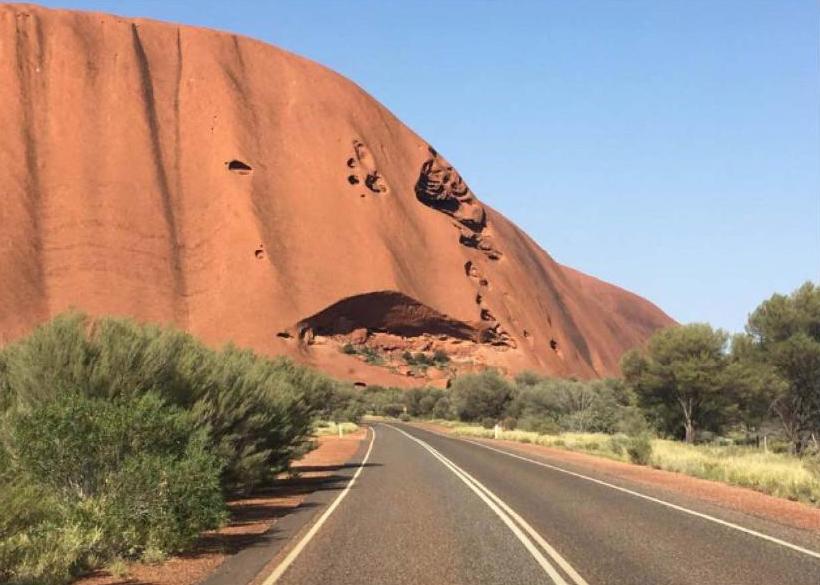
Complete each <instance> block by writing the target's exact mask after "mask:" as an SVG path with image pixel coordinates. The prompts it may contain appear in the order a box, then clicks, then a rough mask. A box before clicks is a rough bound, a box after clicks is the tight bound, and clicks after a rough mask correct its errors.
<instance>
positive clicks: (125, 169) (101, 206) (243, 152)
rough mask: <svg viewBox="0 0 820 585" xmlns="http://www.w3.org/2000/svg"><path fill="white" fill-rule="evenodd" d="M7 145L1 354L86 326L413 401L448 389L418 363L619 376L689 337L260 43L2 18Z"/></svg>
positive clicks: (309, 66) (8, 9) (407, 135)
mask: <svg viewBox="0 0 820 585" xmlns="http://www.w3.org/2000/svg"><path fill="white" fill-rule="evenodd" d="M0 125H1V126H2V128H3V131H2V133H0V159H1V160H2V163H3V165H2V166H3V173H2V182H0V190H2V192H1V193H0V234H1V235H0V308H1V309H0V343H7V342H10V341H13V340H14V339H17V338H19V337H21V336H23V335H25V334H27V333H28V332H30V331H31V330H32V329H33V328H34V327H35V326H36V325H38V324H39V323H42V322H44V321H46V320H48V319H50V318H51V317H53V316H55V315H57V314H59V313H61V312H64V311H66V310H69V309H72V308H74V309H78V310H82V311H85V312H87V313H89V314H91V315H109V314H110V315H125V316H131V317H134V318H136V319H138V320H140V321H150V322H159V323H171V324H174V325H176V326H178V327H180V328H182V329H185V330H187V331H190V332H191V333H193V334H194V335H197V336H199V337H201V338H202V339H203V340H205V341H206V342H207V343H209V344H212V345H222V344H224V343H227V342H232V343H235V344H236V345H239V346H247V347H251V348H254V349H255V350H257V351H259V352H262V353H265V354H270V355H279V354H283V355H289V356H291V357H293V358H294V359H296V360H298V361H299V362H302V363H306V364H309V365H313V366H316V367H318V368H320V369H321V370H323V371H326V372H328V373H329V374H331V375H334V376H337V377H340V378H343V379H347V380H351V381H355V382H361V383H364V384H373V383H375V384H384V385H395V386H409V385H422V384H426V383H439V382H442V380H433V379H431V378H430V376H431V375H432V373H431V374H426V373H424V372H423V371H416V370H413V369H412V368H409V367H408V366H407V365H406V363H405V362H406V360H403V359H402V356H406V355H407V353H408V352H409V353H410V354H411V355H414V354H419V353H421V354H423V355H426V356H432V355H446V356H447V360H448V364H449V365H448V367H449V368H450V369H451V371H452V372H453V373H455V372H464V371H472V370H475V369H481V368H484V367H497V368H499V369H500V370H502V371H503V372H505V373H508V374H513V373H516V372H519V371H522V370H534V371H537V372H541V373H545V374H550V375H556V376H577V377H581V378H591V377H601V376H608V375H614V374H616V373H617V371H618V361H619V359H620V357H621V355H622V354H623V353H624V352H625V351H626V350H628V349H630V348H632V347H635V346H638V345H640V344H642V343H643V342H645V341H646V340H647V339H648V338H649V336H650V335H651V334H652V333H653V332H654V331H656V330H657V329H659V328H662V327H664V326H667V325H670V324H672V323H673V321H672V319H670V318H669V317H668V316H667V315H666V314H665V313H664V312H663V311H661V310H660V309H658V308H657V307H656V306H655V305H653V304H652V303H650V302H649V301H647V300H645V299H643V298H641V297H639V296H637V295H634V294H632V293H630V292H627V291H625V290H623V289H620V288H618V287H616V286H613V285H610V284H607V283H605V282H602V281H600V280H597V279H595V278H593V277H591V276H588V275H585V274H583V273H581V272H578V271H576V270H573V269H571V268H568V267H565V266H562V265H561V264H559V263H557V262H556V261H555V260H553V259H552V258H551V257H550V255H549V254H548V253H547V252H546V251H544V250H543V249H542V248H541V247H540V246H539V245H538V244H537V243H536V242H535V241H533V240H532V239H531V238H529V237H528V236H527V235H526V234H525V233H523V232H522V231H521V230H520V229H519V228H518V227H516V226H515V225H513V224H512V223H511V222H510V221H509V220H507V219H506V218H505V217H504V216H503V215H501V214H500V213H499V212H497V211H495V210H494V209H492V208H490V207H489V206H487V205H486V204H483V203H482V202H481V201H480V199H479V198H478V197H477V195H476V194H475V193H474V192H473V191H472V189H471V188H470V186H469V181H468V178H465V177H462V176H461V175H460V174H459V172H458V171H457V170H456V169H455V168H453V166H452V165H451V164H450V163H449V162H448V161H447V158H446V153H441V152H438V151H437V150H436V148H435V145H432V144H429V143H428V142H426V141H425V140H424V139H423V138H421V137H419V136H418V135H416V134H415V133H414V132H413V131H412V130H411V129H409V128H407V127H406V126H405V125H404V124H402V122H401V121H399V120H398V119H397V118H396V117H395V116H394V115H393V114H391V112H390V111H388V110H387V109H386V108H385V107H384V106H382V105H381V104H379V103H378V102H377V101H376V100H374V99H373V98H372V97H371V96H369V95H368V94H367V93H366V92H365V91H363V90H362V89H361V88H360V87H358V86H357V85H356V84H354V83H353V82H351V81H349V80H348V79H346V78H344V77H342V76H340V75H338V74H336V73H334V72H333V71H331V70H329V69H327V68H325V67H323V66H321V65H319V64H317V63H314V62H311V61H309V60H307V59H304V58H301V57H299V56H296V55H294V54H291V53H288V52H287V51H284V50H282V49H279V48H276V47H273V46H270V45H267V44H264V43H262V42H258V41H255V40H252V39H250V38H246V37H241V36H236V35H232V34H228V33H223V32H216V31H210V30H204V29H199V28H193V27H186V26H177V25H171V24H164V23H160V22H155V21H149V20H142V19H126V18H119V17H115V16H108V15H101V14H96V13H84V12H70V11H57V10H49V9H44V8H39V7H35V6H29V5H14V4H4V5H0ZM502 195H503V194H502ZM556 221H560V218H556ZM431 372H432V370H431ZM436 372H439V373H440V370H436ZM437 375H438V374H437Z"/></svg>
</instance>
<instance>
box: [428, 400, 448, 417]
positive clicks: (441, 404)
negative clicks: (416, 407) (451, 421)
mask: <svg viewBox="0 0 820 585" xmlns="http://www.w3.org/2000/svg"><path fill="white" fill-rule="evenodd" d="M432 415H433V417H434V418H444V419H448V418H450V417H451V416H452V408H451V407H450V399H449V398H447V397H446V396H442V397H441V398H439V399H438V400H436V405H435V406H434V407H433V412H432Z"/></svg>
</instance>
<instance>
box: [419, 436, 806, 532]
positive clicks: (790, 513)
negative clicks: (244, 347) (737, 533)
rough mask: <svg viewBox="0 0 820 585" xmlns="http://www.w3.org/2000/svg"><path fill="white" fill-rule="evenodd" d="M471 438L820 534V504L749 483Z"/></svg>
mask: <svg viewBox="0 0 820 585" xmlns="http://www.w3.org/2000/svg"><path fill="white" fill-rule="evenodd" d="M412 424H413V426H417V427H419V428H422V429H425V430H428V431H432V432H436V433H439V434H443V435H447V436H449V437H452V438H461V437H456V435H454V434H453V433H451V432H450V429H448V428H446V427H443V426H440V425H435V424H430V423H424V422H413V423H412ZM469 440H470V441H472V442H475V443H479V444H484V445H488V446H492V447H496V448H503V449H505V450H509V451H511V452H514V453H517V454H520V455H524V456H528V457H533V456H534V458H538V459H542V460H543V461H544V462H546V463H551V464H555V465H560V466H563V467H565V468H567V469H570V470H571V471H575V472H578V473H592V474H595V476H596V477H600V478H601V479H605V480H607V481H610V482H613V483H618V484H623V483H624V482H626V483H627V484H628V485H626V486H625V487H633V488H638V489H639V488H641V487H643V488H651V489H653V490H660V491H661V492H663V493H664V494H665V495H667V496H672V497H674V496H683V497H686V498H688V499H695V500H698V501H700V502H704V503H707V504H711V505H715V506H719V507H721V508H724V509H727V510H730V511H734V512H740V513H743V514H748V515H750V516H753V517H756V518H759V519H761V520H765V521H767V522H773V523H776V524H779V525H781V526H784V527H787V528H791V529H797V530H801V531H808V532H812V533H815V534H820V508H816V507H814V506H810V505H808V504H803V503H801V502H794V501H791V500H785V499H782V498H776V497H774V496H769V495H767V494H763V493H761V492H757V491H754V490H751V489H748V488H742V487H737V486H731V485H728V484H724V483H720V482H716V481H710V480H706V479H700V478H696V477H691V476H688V475H684V474H681V473H675V472H672V471H664V470H660V469H654V468H651V467H646V466H642V465H634V464H630V463H623V462H620V461H613V460H611V459H606V458H603V457H596V456H595V455H591V454H588V453H579V452H576V451H567V450H563V449H555V448H551V447H544V446H541V445H533V444H531V443H519V442H515V441H505V440H495V439H479V438H474V437H470V438H469Z"/></svg>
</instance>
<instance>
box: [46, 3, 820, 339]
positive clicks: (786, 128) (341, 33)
mask: <svg viewBox="0 0 820 585" xmlns="http://www.w3.org/2000/svg"><path fill="white" fill-rule="evenodd" d="M44 4H46V5H50V6H61V7H70V8H83V9H94V10H102V11H106V12H114V13H118V14H122V15H127V16H146V17H151V18H157V19H162V20H171V21H175V22H182V23H186V24H194V25H201V26H208V27H212V28H219V29H223V30H228V31H232V32H237V33H241V34H245V35H249V36H252V37H255V38H258V39H261V40H264V41H267V42H270V43H273V44H275V45H278V46H280V47H283V48H286V49H288V50H291V51H293V52H296V53H299V54H301V55H304V56H306V57H309V58H312V59H314V60H316V61H319V62H320V63H323V64H324V65H327V66H329V67H331V68H332V69H335V70H336V71H339V72H340V73H342V74H344V75H346V76H347V77H350V78H351V79H353V80H354V81H356V82H357V83H358V84H359V85H361V86H362V87H364V88H365V89H366V90H367V91H368V92H370V93H371V94H372V95H373V96H375V97H376V98H377V99H378V100H380V101H381V102H382V103H383V104H385V105H386V106H387V107H388V108H390V109H391V110H392V111H393V112H394V113H395V114H396V115H397V116H398V117H399V118H400V119H401V120H403V121H404V122H405V123H406V124H408V125H409V126H410V127H411V128H413V129H414V130H415V131H416V132H418V133H419V134H421V135H422V136H423V137H424V138H425V139H427V140H428V141H429V142H430V143H431V144H433V145H434V146H435V147H436V148H437V149H438V150H439V151H440V152H441V153H442V154H444V156H446V157H447V158H448V159H449V160H450V162H451V163H453V164H454V165H455V166H456V168H458V169H459V171H460V172H461V174H462V175H463V176H464V177H465V179H466V180H467V182H468V183H469V185H470V186H471V187H472V189H473V191H475V192H476V194H477V195H478V196H479V197H480V198H481V199H482V200H484V201H485V202H487V203H489V204H490V205H492V206H493V207H495V208H496V209H498V210H500V211H501V212H503V213H504V214H505V215H507V216H508V217H510V218H511V219H512V220H513V221H515V222H516V223H518V225H520V226H521V227H523V228H524V229H525V230H526V231H527V232H528V233H529V234H530V235H531V236H533V237H534V238H535V240H537V241H538V242H539V243H540V244H541V245H542V246H543V247H544V248H545V249H546V250H547V251H548V252H549V253H550V254H551V255H552V256H553V257H554V258H555V259H556V260H558V261H559V262H561V263H564V264H568V265H570V266H573V267H575V268H578V269H580V270H582V271H585V272H588V273H590V274H593V275H595V276H598V277H600V278H603V279H605V280H608V281H610V282H613V283H616V284H618V285H621V286H623V287H625V288H628V289H630V290H633V291H635V292H637V293H639V294H641V295H643V296H646V297H647V298H649V299H651V300H652V301H654V302H655V303H657V304H658V305H659V306H660V307H661V308H663V309H664V310H666V311H667V312H668V313H669V314H670V315H672V316H673V317H674V318H676V319H678V320H679V321H683V322H690V321H708V322H710V323H712V324H714V325H716V326H720V327H723V328H726V329H728V330H731V331H737V330H741V329H742V328H743V324H744V323H745V320H746V316H747V314H748V313H749V312H750V311H751V310H753V309H754V307H755V306H757V304H758V303H759V302H760V301H761V300H763V299H764V298H768V297H769V296H770V295H771V294H772V293H773V292H776V291H777V292H789V291H791V290H793V289H794V288H796V287H797V286H799V285H800V284H801V283H802V282H804V281H805V280H809V279H811V280H814V281H820V64H819V63H818V52H819V47H818V26H819V24H818V23H820V9H818V4H817V2H816V0H766V1H764V0H540V1H531V2H530V1H523V0H514V1H513V0H509V1H499V2H480V1H466V0H465V1H451V0H406V1H403V2H391V1H387V0H348V1H346V2H341V1H338V2H332V1H324V2H322V1H311V0H277V1H258V2H250V1H246V2H241V1H232V2H225V1H224V0H223V1H220V2H212V1H197V2H194V1H190V2H182V1H142V2H139V1H133V0H132V1H128V0H125V1H118V2H115V1H94V0H74V1H72V0H65V1H54V2H44Z"/></svg>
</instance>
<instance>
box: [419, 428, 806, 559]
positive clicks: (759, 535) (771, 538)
mask: <svg viewBox="0 0 820 585" xmlns="http://www.w3.org/2000/svg"><path fill="white" fill-rule="evenodd" d="M417 428H421V427H417ZM421 430H424V431H427V432H428V433H433V434H435V435H439V436H441V437H446V438H449V439H456V440H459V441H464V442H465V443H471V444H473V445H477V446H478V447H483V448H485V449H489V450H490V451H495V452H496V453H501V454H502V455H507V456H509V457H515V458H516V459H521V460H522V461H527V462H529V463H533V464H535V465H540V466H541V467H546V468H548V469H552V470H554V471H560V472H561V473H565V474H567V475H571V476H573V477H577V478H580V479H585V480H587V481H591V482H593V483H597V484H599V485H602V486H606V487H608V488H612V489H614V490H618V491H619V492H623V493H625V494H629V495H631V496H635V497H636V498H643V499H644V500H648V501H650V502H654V503H656V504H660V505H661V506H666V507H667V508H672V509H673V510H677V511H679V512H683V513H684V514H690V515H692V516H697V517H698V518H702V519H704V520H709V521H710V522H714V523H716V524H720V525H722V526H726V527H727V528H733V529H734V530H738V531H740V532H743V533H745V534H749V535H751V536H756V537H757V538H761V539H763V540H767V541H769V542H772V543H774V544H779V545H780V546H783V547H786V548H790V549H792V550H795V551H797V552H800V553H803V554H805V555H809V556H810V557H814V558H816V559H820V552H816V551H813V550H810V549H808V548H804V547H802V546H799V545H796V544H792V543H791V542H787V541H785V540H781V539H779V538H776V537H774V536H769V535H768V534H763V533H762V532H758V531H756V530H752V529H751V528H745V527H743V526H740V525H739V524H734V523H733V522H727V521H726V520H721V519H720V518H716V517H714V516H710V515H709V514H704V513H703V512H697V511H695V510H691V509H689V508H685V507H683V506H679V505H677V504H673V503H672V502H667V501H666V500H661V499H659V498H655V497H652V496H648V495H646V494H642V493H641V492H636V491H634V490H631V489H628V488H625V487H621V486H619V485H615V484H612V483H609V482H606V481H602V480H600V479H595V478H594V477H589V476H588V475H584V474H582V473H576V472H574V471H570V470H568V469H564V468H563V467H558V466H556V465H550V464H549V463H544V462H543V461H538V460H536V459H530V458H529V457H524V456H523V455H518V454H516V453H510V452H509V451H505V450H503V449H498V448H496V447H492V446H490V445H486V444H484V443H481V442H479V441H472V440H470V439H465V438H463V437H458V436H454V435H450V434H446V435H445V434H443V433H439V432H436V431H431V430H429V429H424V428H421Z"/></svg>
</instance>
